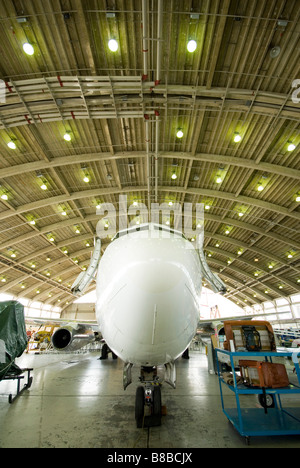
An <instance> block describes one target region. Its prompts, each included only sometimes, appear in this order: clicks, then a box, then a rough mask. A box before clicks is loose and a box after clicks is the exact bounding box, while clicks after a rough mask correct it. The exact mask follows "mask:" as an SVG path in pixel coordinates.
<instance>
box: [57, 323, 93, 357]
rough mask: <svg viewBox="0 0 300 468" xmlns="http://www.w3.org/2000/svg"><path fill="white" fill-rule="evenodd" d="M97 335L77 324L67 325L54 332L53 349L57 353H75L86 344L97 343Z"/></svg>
mask: <svg viewBox="0 0 300 468" xmlns="http://www.w3.org/2000/svg"><path fill="white" fill-rule="evenodd" d="M98 339H99V334H98V333H97V332H94V331H93V330H92V329H91V328H89V327H87V326H85V325H82V324H78V325H77V326H75V327H74V325H67V326H65V327H61V328H59V329H58V330H56V331H55V332H54V333H53V335H52V339H51V341H52V344H53V347H54V348H55V349H56V350H58V351H76V350H77V349H80V348H82V347H83V346H85V345H87V344H88V343H92V342H93V341H97V340H98Z"/></svg>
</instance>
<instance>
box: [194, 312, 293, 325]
mask: <svg viewBox="0 0 300 468" xmlns="http://www.w3.org/2000/svg"><path fill="white" fill-rule="evenodd" d="M289 313H290V312H289V311H286V312H280V315H281V314H289ZM269 315H274V312H267V313H265V314H254V315H234V316H231V317H217V318H212V319H200V320H199V321H198V327H200V328H201V327H205V326H209V325H210V326H211V327H212V328H213V326H214V324H217V323H220V322H225V321H226V320H252V319H254V318H256V317H260V318H261V317H263V318H264V317H268V316H269ZM266 320H267V319H266Z"/></svg>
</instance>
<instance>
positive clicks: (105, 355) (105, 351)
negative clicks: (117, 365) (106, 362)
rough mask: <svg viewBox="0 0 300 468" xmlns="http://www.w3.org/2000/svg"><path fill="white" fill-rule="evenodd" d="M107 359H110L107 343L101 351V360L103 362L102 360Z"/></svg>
mask: <svg viewBox="0 0 300 468" xmlns="http://www.w3.org/2000/svg"><path fill="white" fill-rule="evenodd" d="M107 358H108V346H107V344H106V343H104V345H103V346H102V349H101V356H100V359H101V360H102V359H107Z"/></svg>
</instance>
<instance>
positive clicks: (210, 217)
mask: <svg viewBox="0 0 300 468" xmlns="http://www.w3.org/2000/svg"><path fill="white" fill-rule="evenodd" d="M205 218H206V219H208V220H211V221H216V222H218V223H220V224H230V225H232V226H237V227H241V228H243V229H245V230H248V231H251V232H256V233H258V234H262V235H264V236H266V237H270V238H271V239H273V240H277V241H279V242H283V243H285V244H287V245H288V246H290V245H294V246H295V247H296V248H298V249H300V243H299V242H296V241H295V240H292V239H289V238H288V237H287V236H280V235H278V234H276V233H273V232H270V231H264V230H263V229H261V228H258V227H257V226H255V225H253V224H250V223H246V222H245V221H239V220H235V219H231V218H228V217H225V218H222V217H221V216H217V215H212V214H209V213H205ZM97 219H99V216H98V215H96V214H93V215H88V216H85V217H84V221H85V222H87V221H95V220H97ZM82 222H83V218H81V217H80V216H78V217H76V218H72V219H66V220H63V221H59V222H57V223H54V224H50V225H48V226H44V227H43V228H41V229H40V230H37V229H36V230H34V231H32V232H29V233H26V234H23V235H21V236H19V237H15V238H12V239H10V240H9V241H6V242H3V243H2V244H1V250H2V251H3V249H5V248H8V247H12V246H14V245H16V244H18V243H20V242H23V241H25V240H28V239H31V238H33V237H36V236H39V235H43V234H45V233H48V232H52V231H55V229H59V228H63V227H67V226H73V225H75V224H80V223H82ZM89 237H91V235H89ZM49 242H50V241H49Z"/></svg>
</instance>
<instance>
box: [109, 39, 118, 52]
mask: <svg viewBox="0 0 300 468" xmlns="http://www.w3.org/2000/svg"><path fill="white" fill-rule="evenodd" d="M108 48H109V50H111V51H112V52H116V51H117V50H118V48H119V44H118V42H117V41H116V40H115V39H110V40H109V41H108Z"/></svg>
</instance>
